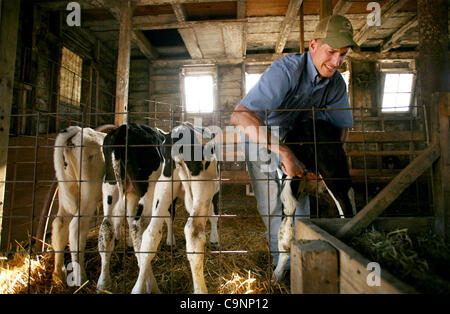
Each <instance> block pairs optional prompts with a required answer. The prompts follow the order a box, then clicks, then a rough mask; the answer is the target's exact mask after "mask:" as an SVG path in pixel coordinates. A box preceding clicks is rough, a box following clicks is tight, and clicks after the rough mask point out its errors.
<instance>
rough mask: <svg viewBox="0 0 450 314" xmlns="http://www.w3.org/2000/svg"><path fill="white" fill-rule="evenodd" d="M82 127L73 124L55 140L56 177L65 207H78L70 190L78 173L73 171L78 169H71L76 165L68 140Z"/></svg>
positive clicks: (54, 160)
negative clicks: (71, 156)
mask: <svg viewBox="0 0 450 314" xmlns="http://www.w3.org/2000/svg"><path fill="white" fill-rule="evenodd" d="M80 131H81V128H80V127H78V126H71V127H68V128H67V129H64V130H62V131H61V132H60V133H59V134H58V136H57V137H56V141H55V150H54V153H53V162H54V166H55V172H56V179H57V180H58V187H59V189H60V192H61V193H60V197H62V198H63V199H61V200H60V202H62V203H63V204H65V205H64V206H65V207H69V208H71V209H75V208H77V201H76V197H75V195H73V194H72V193H71V192H70V191H69V185H70V184H71V182H67V181H72V180H76V179H77V175H78V173H73V172H76V171H72V172H71V171H70V169H71V168H73V167H74V165H73V164H72V163H73V161H72V160H71V158H70V155H69V150H70V149H71V148H70V147H69V146H68V142H69V141H70V140H71V139H72V138H73V137H74V136H75V135H77V134H78V133H79V132H80Z"/></svg>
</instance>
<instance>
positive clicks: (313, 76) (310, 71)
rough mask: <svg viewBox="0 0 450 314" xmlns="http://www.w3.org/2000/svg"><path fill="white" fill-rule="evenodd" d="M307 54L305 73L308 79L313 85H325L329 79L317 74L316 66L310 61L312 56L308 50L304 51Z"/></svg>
mask: <svg viewBox="0 0 450 314" xmlns="http://www.w3.org/2000/svg"><path fill="white" fill-rule="evenodd" d="M306 55H307V62H306V63H307V71H306V72H307V75H308V80H309V81H310V82H311V84H312V85H313V86H319V85H321V86H325V85H327V84H328V82H329V81H330V79H329V78H326V77H325V78H322V79H321V78H320V76H319V72H318V71H317V69H316V67H315V66H314V63H313V61H312V57H311V54H310V53H309V51H307V52H306Z"/></svg>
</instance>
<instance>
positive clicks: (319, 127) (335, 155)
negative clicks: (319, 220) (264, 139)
mask: <svg viewBox="0 0 450 314" xmlns="http://www.w3.org/2000/svg"><path fill="white" fill-rule="evenodd" d="M285 143H286V145H287V146H288V147H289V148H290V149H291V150H292V151H293V153H294V154H295V156H296V157H297V158H298V159H299V160H300V161H301V162H303V164H304V165H305V166H306V170H307V171H306V175H305V176H304V177H303V178H302V179H300V180H296V181H294V182H293V183H292V191H294V193H297V195H296V196H298V193H299V192H303V193H308V194H310V195H319V196H320V194H322V195H323V193H325V191H326V190H327V189H326V187H328V190H329V191H331V193H332V195H330V196H331V197H334V198H335V199H336V200H337V201H338V202H339V204H340V206H341V208H342V211H343V214H344V216H345V217H351V216H353V214H354V202H353V199H352V196H353V189H352V183H351V177H350V172H349V168H348V164H347V158H346V154H345V151H344V148H343V145H342V142H341V141H340V130H339V129H338V128H336V127H335V126H333V125H332V124H331V123H330V122H327V121H325V120H315V121H313V120H307V121H301V122H298V123H297V124H296V126H295V127H294V129H292V130H291V131H290V132H289V133H288V134H287V136H286V139H285ZM308 173H312V174H313V175H311V174H309V175H308ZM302 182H303V183H302ZM304 182H309V183H304ZM302 184H303V186H308V187H309V188H308V189H302V188H301V187H302ZM325 185H326V187H325ZM316 188H317V191H316ZM328 199H330V198H328ZM321 216H323V215H321Z"/></svg>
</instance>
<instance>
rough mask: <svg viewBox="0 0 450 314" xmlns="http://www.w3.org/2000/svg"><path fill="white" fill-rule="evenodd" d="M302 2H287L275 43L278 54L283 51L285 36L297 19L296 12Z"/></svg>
mask: <svg viewBox="0 0 450 314" xmlns="http://www.w3.org/2000/svg"><path fill="white" fill-rule="evenodd" d="M302 3H303V0H291V1H290V2H289V6H288V8H287V11H286V16H285V18H284V20H283V22H282V23H281V26H280V34H279V35H278V39H277V42H276V44H275V53H277V54H279V53H282V52H283V49H284V46H285V45H286V40H287V37H288V35H289V32H290V31H291V28H292V25H293V24H294V22H295V21H296V19H297V13H298V10H299V9H300V6H301V5H302Z"/></svg>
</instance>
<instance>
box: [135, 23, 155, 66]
mask: <svg viewBox="0 0 450 314" xmlns="http://www.w3.org/2000/svg"><path fill="white" fill-rule="evenodd" d="M131 40H132V41H133V42H134V43H135V44H136V46H138V48H139V50H140V51H141V52H142V54H143V55H144V56H146V57H147V59H149V60H153V59H158V58H159V53H158V51H157V50H156V48H154V47H153V45H152V44H151V43H150V42H149V41H148V39H147V37H146V36H145V35H144V33H143V32H141V31H137V30H134V31H132V32H131Z"/></svg>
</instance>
